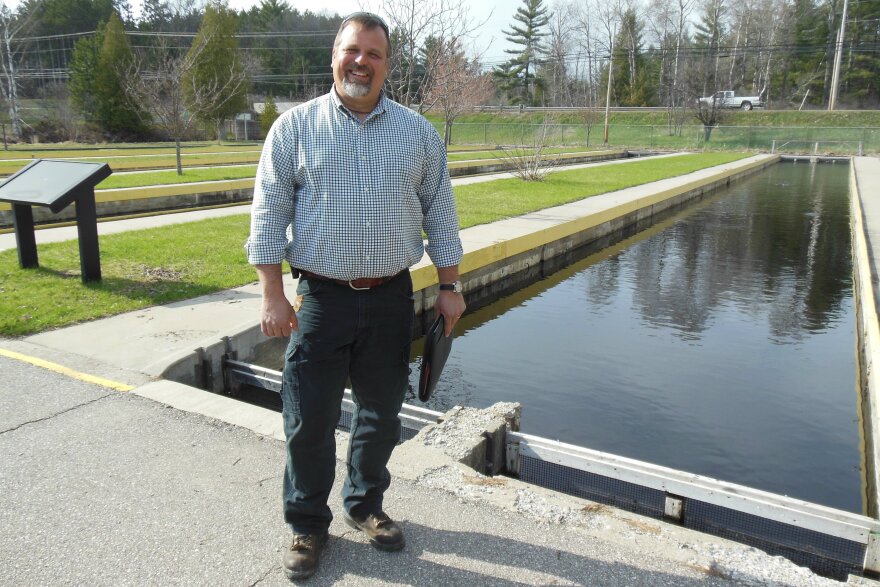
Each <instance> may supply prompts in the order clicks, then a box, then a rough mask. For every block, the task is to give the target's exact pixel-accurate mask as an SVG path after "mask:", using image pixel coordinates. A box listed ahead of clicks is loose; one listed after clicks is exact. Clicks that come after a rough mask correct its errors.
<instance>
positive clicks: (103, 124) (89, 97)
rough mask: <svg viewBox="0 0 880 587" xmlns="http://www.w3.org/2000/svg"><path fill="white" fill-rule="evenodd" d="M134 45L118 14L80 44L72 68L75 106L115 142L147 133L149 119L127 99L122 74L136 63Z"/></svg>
mask: <svg viewBox="0 0 880 587" xmlns="http://www.w3.org/2000/svg"><path fill="white" fill-rule="evenodd" d="M133 59H134V56H133V54H132V51H131V45H130V44H129V42H128V39H127V38H126V36H125V30H124V29H123V28H122V20H121V19H120V18H119V15H118V14H116V13H115V12H114V13H113V14H111V15H110V20H109V21H107V24H106V25H103V24H102V25H99V27H98V31H97V33H96V34H95V36H94V37H92V38H84V39H81V40H80V41H79V42H77V44H76V48H75V50H74V54H73V58H72V61H71V65H70V93H71V101H72V102H73V105H74V106H75V107H76V108H77V109H78V110H79V111H80V112H81V113H82V115H83V117H84V118H85V119H86V121H88V122H90V123H92V124H94V125H96V126H98V127H99V128H100V129H101V130H103V131H104V132H106V133H108V134H109V135H110V136H111V138H121V137H126V138H129V137H131V138H135V137H138V136H140V135H142V134H143V133H144V132H145V131H146V125H145V124H144V120H146V119H147V118H148V117H147V116H146V115H145V114H144V113H143V112H142V111H140V110H139V109H138V108H137V107H135V106H132V105H131V104H130V103H129V102H128V100H127V99H126V97H125V93H124V92H123V90H122V86H121V83H120V74H121V72H124V71H125V69H126V68H127V67H128V66H129V65H130V64H131V63H132V60H133Z"/></svg>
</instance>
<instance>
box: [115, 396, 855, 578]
mask: <svg viewBox="0 0 880 587" xmlns="http://www.w3.org/2000/svg"><path fill="white" fill-rule="evenodd" d="M131 393H132V394H134V395H138V396H140V397H143V398H145V399H149V400H151V401H155V402H158V403H160V404H163V405H166V406H169V407H171V408H174V409H177V410H181V411H185V412H190V413H194V414H198V415H201V416H204V417H207V418H210V419H213V420H217V421H220V422H224V423H226V424H230V425H233V426H238V427H241V428H245V429H248V430H250V431H252V432H254V433H256V434H259V435H261V436H264V437H269V438H272V439H274V440H277V441H279V442H284V431H283V423H282V419H281V415H280V414H279V413H277V412H273V411H271V410H269V409H266V408H261V407H258V406H253V405H249V404H243V403H242V402H238V401H237V400H234V399H232V398H229V397H225V396H221V395H217V394H214V393H211V392H207V391H202V390H199V389H195V388H192V387H189V386H187V385H183V384H181V383H176V382H172V381H167V380H166V381H156V382H152V383H148V384H146V385H143V386H141V387H139V388H137V389H135V390H134V391H132V392H131ZM499 406H500V408H501V409H499ZM505 408H506V405H501V404H496V406H492V407H490V408H487V409H484V410H478V409H475V408H453V409H452V410H450V412H448V413H447V414H446V415H444V418H443V422H441V423H439V424H432V425H429V426H427V427H426V428H424V429H422V431H420V432H419V434H418V435H417V436H416V437H415V438H413V439H410V440H408V441H406V442H404V443H402V444H401V445H399V446H398V447H397V449H396V450H395V451H394V453H393V454H392V458H391V461H390V462H389V464H388V469H389V472H390V473H391V475H392V478H394V479H398V480H402V481H406V482H409V483H412V484H414V485H417V486H420V487H423V488H425V489H426V490H428V491H442V492H445V493H448V494H451V495H454V496H455V497H456V498H457V499H458V500H459V501H460V502H462V503H469V504H472V505H477V506H482V507H491V508H495V509H497V510H501V511H505V512H508V513H510V514H512V515H516V516H525V517H527V518H530V519H532V520H534V521H536V522H538V523H544V524H556V525H560V526H564V527H565V528H566V530H568V531H572V532H574V533H576V534H579V535H581V536H583V537H585V538H587V539H596V540H602V541H603V542H606V543H609V544H618V545H626V546H627V547H628V548H632V547H633V545H635V546H636V548H638V549H639V550H641V551H642V552H644V553H645V555H646V556H655V557H659V558H663V559H665V560H670V561H673V562H676V563H678V564H681V565H684V566H688V567H691V568H693V569H696V570H699V571H701V572H704V573H706V574H707V575H714V576H721V577H725V578H728V579H733V580H744V581H746V582H747V583H749V584H774V585H798V584H814V580H818V581H820V582H822V583H823V584H825V582H824V581H823V580H822V579H821V578H819V577H817V576H816V575H814V574H813V573H812V572H811V571H809V570H808V569H806V568H803V567H798V566H797V565H795V564H794V563H792V562H790V561H788V560H786V559H783V558H782V557H771V556H770V555H767V554H766V553H764V552H763V551H760V550H758V549H755V548H752V547H750V546H747V545H744V544H739V543H736V542H733V541H729V540H727V539H724V538H720V537H716V536H712V535H709V534H704V533H701V532H698V531H696V530H691V529H688V528H684V527H682V526H678V525H675V524H671V523H667V522H664V521H661V520H656V519H653V518H649V517H645V516H640V515H639V514H636V513H632V512H627V511H625V510H620V509H616V508H614V507H611V506H605V505H602V504H598V503H595V502H590V501H588V500H584V499H578V498H575V497H572V496H568V495H565V494H563V493H559V492H556V491H553V490H550V489H545V488H542V487H538V486H535V485H530V484H528V483H524V482H522V481H519V480H518V479H514V478H511V477H501V476H498V477H488V476H485V475H483V474H481V473H479V472H477V471H475V470H474V469H473V468H471V467H470V466H468V465H467V464H464V463H463V462H462V461H467V460H468V457H469V456H471V453H473V452H475V450H474V449H479V445H480V444H482V443H483V440H484V438H483V436H482V435H481V434H480V430H482V429H485V430H495V429H498V428H499V427H502V428H503V427H504V426H505V425H506V424H507V422H506V421H505V419H504V415H503V413H504V412H505V411H506V410H505ZM474 420H476V425H475V422H474ZM438 432H439V434H437V433H438ZM432 435H433V440H428V439H430V438H431V437H432ZM450 437H451V438H453V440H452V441H451V442H447V439H449V438H450ZM347 444H348V434H347V433H344V432H340V431H337V433H336V454H337V455H341V454H345V453H346V450H347ZM476 452H479V451H478V450H477V451H476ZM462 455H468V457H464V458H462ZM391 491H394V489H393V484H392V489H391ZM743 561H749V564H747V565H744V564H743ZM746 567H748V568H760V569H761V571H762V576H761V577H752V576H744V574H743V572H742V569H743V568H746ZM827 584H829V585H831V584H838V583H837V582H830V581H829V582H828V583H827ZM859 584H867V583H859Z"/></svg>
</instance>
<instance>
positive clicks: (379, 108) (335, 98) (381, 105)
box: [330, 84, 388, 118]
mask: <svg viewBox="0 0 880 587" xmlns="http://www.w3.org/2000/svg"><path fill="white" fill-rule="evenodd" d="M330 101H332V102H333V106H335V107H336V108H338V109H340V110H344V111H345V112H348V113H351V111H350V110H349V109H348V107H347V106H346V105H345V104H343V103H342V100H341V99H340V98H339V94H337V93H336V84H333V87H332V88H331V89H330ZM387 102H388V98H387V97H386V96H385V90H384V89H383V90H382V91H381V92H380V93H379V102H378V103H377V104H376V107H375V108H373V111H372V112H371V113H370V114H369V115H368V116H367V118H370V117H371V116H373V115H377V116H378V115H379V114H382V113H383V112H385V110H386V105H387Z"/></svg>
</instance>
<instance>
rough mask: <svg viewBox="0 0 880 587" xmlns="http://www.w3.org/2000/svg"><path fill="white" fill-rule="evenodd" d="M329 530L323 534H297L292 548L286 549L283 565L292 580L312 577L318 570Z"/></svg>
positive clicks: (291, 544) (282, 560)
mask: <svg viewBox="0 0 880 587" xmlns="http://www.w3.org/2000/svg"><path fill="white" fill-rule="evenodd" d="M327 537H328V535H327V532H324V533H323V534H296V535H294V537H293V542H291V543H290V548H288V549H287V550H286V551H284V556H283V557H282V558H281V566H283V567H284V574H285V575H287V578H288V579H290V580H291V581H296V580H298V579H305V578H307V577H311V576H312V575H314V574H315V571H317V570H318V560H320V558H321V551H322V550H323V549H324V546H325V545H326V544H327Z"/></svg>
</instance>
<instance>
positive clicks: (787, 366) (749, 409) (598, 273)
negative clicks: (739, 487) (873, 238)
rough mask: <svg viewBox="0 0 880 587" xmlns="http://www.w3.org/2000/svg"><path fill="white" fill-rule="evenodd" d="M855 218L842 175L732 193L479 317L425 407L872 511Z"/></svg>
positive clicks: (794, 170)
mask: <svg viewBox="0 0 880 587" xmlns="http://www.w3.org/2000/svg"><path fill="white" fill-rule="evenodd" d="M848 202H849V195H848V187H847V168H846V166H844V165H836V166H832V165H807V164H798V165H793V164H780V165H776V166H774V167H773V168H771V169H770V170H769V171H767V172H764V173H762V174H760V175H758V176H755V177H754V178H751V179H749V180H746V181H744V182H741V183H739V184H735V185H734V186H733V187H732V188H730V189H728V190H726V191H724V192H723V193H721V194H718V195H716V196H713V197H712V198H710V199H707V200H705V201H703V202H701V203H698V204H696V205H694V206H692V207H690V208H688V209H686V210H685V211H683V212H681V213H679V214H677V215H676V216H674V217H672V218H669V219H666V220H664V221H661V222H660V223H659V224H657V225H655V226H653V227H651V228H650V229H647V230H645V231H643V232H641V233H639V234H637V235H635V236H634V237H631V238H628V239H627V240H625V241H622V242H620V243H618V244H616V245H614V246H612V247H610V248H609V249H605V250H604V251H602V252H600V253H598V254H594V255H592V256H590V257H588V258H585V259H583V260H582V261H580V262H578V263H576V264H575V265H572V266H570V267H568V268H566V269H564V270H562V271H560V272H558V273H557V274H555V275H553V276H551V277H550V278H548V279H545V280H543V281H541V282H539V283H537V284H534V285H532V286H530V287H527V288H525V289H524V290H521V291H519V292H517V293H516V294H514V295H512V296H508V297H506V298H504V299H501V300H499V301H498V302H496V303H494V304H493V305H491V306H488V307H485V308H483V309H481V310H478V311H476V312H474V313H473V314H470V315H468V316H466V317H465V318H464V319H463V320H462V322H461V326H460V327H459V328H458V329H457V335H458V338H457V339H456V341H455V344H454V348H453V355H452V356H451V357H450V361H449V363H448V364H447V367H446V370H445V371H444V374H443V377H442V380H441V382H440V385H439V387H438V390H437V392H436V396H435V397H434V398H432V400H431V402H430V403H429V404H428V407H431V408H434V409H437V410H446V409H448V408H449V407H451V406H453V405H456V404H459V405H467V406H477V407H485V406H488V405H491V404H493V403H494V402H497V401H516V402H521V403H522V404H523V421H522V429H523V432H527V433H530V434H535V435H539V436H543V437H547V438H552V439H557V440H561V441H563V442H568V443H571V444H576V445H580V446H584V447H588V448H591V449H596V450H601V451H605V452H610V453H614V454H618V455H623V456H627V457H632V458H636V459H640V460H644V461H648V462H651V463H656V464H660V465H664V466H668V467H673V468H676V469H680V470H684V471H689V472H694V473H699V474H703V475H708V476H711V477H715V478H719V479H723V480H727V481H732V482H735V483H740V484H743V485H747V486H751V487H755V488H758V489H764V490H768V491H772V492H775V493H780V494H785V495H790V496H793V497H797V498H800V499H805V500H808V501H812V502H816V503H821V504H824V505H828V506H832V507H836V508H841V509H845V510H849V511H854V512H860V511H862V491H861V485H862V482H861V475H860V466H861V452H860V451H861V448H860V446H861V445H860V437H859V431H858V422H857V405H856V404H857V396H856V385H855V334H854V324H855V317H854V309H853V297H852V281H851V272H852V268H851V250H850V233H849V224H848V223H849V207H848V206H849V204H848ZM419 352H420V349H419V345H418V344H417V345H416V348H415V349H414V356H417V353H419ZM412 366H413V374H412V383H413V384H415V383H416V381H417V373H418V364H417V361H416V360H414V361H413V365H412ZM407 401H409V402H412V403H416V404H418V400H417V399H415V398H413V397H411V398H409V399H408V400H407Z"/></svg>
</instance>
